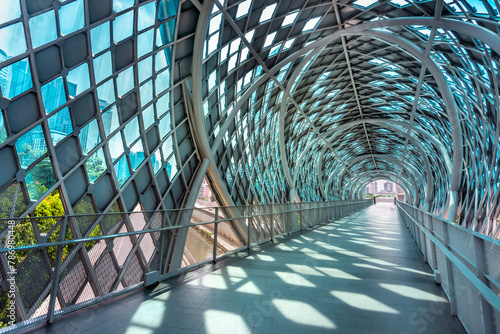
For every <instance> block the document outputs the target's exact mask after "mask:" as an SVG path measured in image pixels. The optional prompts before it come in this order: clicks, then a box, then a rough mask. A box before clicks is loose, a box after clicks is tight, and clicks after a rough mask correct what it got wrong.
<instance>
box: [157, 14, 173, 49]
mask: <svg viewBox="0 0 500 334" xmlns="http://www.w3.org/2000/svg"><path fill="white" fill-rule="evenodd" d="M174 33H175V19H173V20H170V21H168V22H165V23H163V24H162V25H161V26H160V27H159V28H158V31H157V33H156V35H157V39H156V45H157V46H158V47H160V46H163V45H167V44H170V43H172V42H173V41H174V36H175V35H174Z"/></svg>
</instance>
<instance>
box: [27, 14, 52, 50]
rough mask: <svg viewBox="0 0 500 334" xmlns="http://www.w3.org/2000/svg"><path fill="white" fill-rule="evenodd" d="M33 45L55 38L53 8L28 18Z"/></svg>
mask: <svg viewBox="0 0 500 334" xmlns="http://www.w3.org/2000/svg"><path fill="white" fill-rule="evenodd" d="M29 25H30V33H31V41H32V42H33V47H34V48H36V47H39V46H41V45H44V44H46V43H48V42H50V41H53V40H55V39H56V38H57V29H56V15H55V12H54V11H53V10H50V11H48V12H45V13H43V14H40V15H37V16H33V17H32V18H30V20H29Z"/></svg>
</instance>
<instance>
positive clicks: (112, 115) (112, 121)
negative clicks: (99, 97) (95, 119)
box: [101, 106, 120, 137]
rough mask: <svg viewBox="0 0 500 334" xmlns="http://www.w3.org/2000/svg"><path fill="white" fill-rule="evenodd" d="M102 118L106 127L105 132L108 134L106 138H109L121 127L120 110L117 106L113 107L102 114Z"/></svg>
mask: <svg viewBox="0 0 500 334" xmlns="http://www.w3.org/2000/svg"><path fill="white" fill-rule="evenodd" d="M101 118H102V123H103V126H104V131H105V132H106V137H108V136H109V135H110V134H111V133H113V131H115V130H116V129H117V128H118V126H119V125H120V121H119V120H118V110H117V109H116V106H112V107H111V108H109V109H108V110H106V111H105V112H104V113H102V115H101Z"/></svg>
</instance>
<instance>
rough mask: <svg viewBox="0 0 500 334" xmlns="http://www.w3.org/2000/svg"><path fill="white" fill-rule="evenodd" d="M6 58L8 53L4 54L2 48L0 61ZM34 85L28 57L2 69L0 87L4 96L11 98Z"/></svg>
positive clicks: (0, 71)
mask: <svg viewBox="0 0 500 334" xmlns="http://www.w3.org/2000/svg"><path fill="white" fill-rule="evenodd" d="M6 58H7V57H6V55H5V54H2V51H1V50H0V61H2V60H4V59H6ZM32 86H33V84H32V82H31V71H30V64H29V62H28V58H25V59H22V60H20V61H18V62H17V63H14V64H11V65H9V66H6V67H4V68H2V69H1V70H0V87H1V89H2V94H3V96H4V97H6V98H9V99H11V98H13V97H15V96H17V95H19V94H21V93H23V92H25V91H27V90H28V89H30V88H31V87H32Z"/></svg>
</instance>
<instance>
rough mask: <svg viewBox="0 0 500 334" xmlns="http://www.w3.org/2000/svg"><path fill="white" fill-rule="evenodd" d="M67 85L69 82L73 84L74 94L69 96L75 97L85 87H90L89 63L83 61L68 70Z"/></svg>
mask: <svg viewBox="0 0 500 334" xmlns="http://www.w3.org/2000/svg"><path fill="white" fill-rule="evenodd" d="M67 79H68V86H69V85H70V83H72V84H74V85H75V92H74V95H72V94H71V92H70V96H73V97H75V96H76V95H78V94H80V93H82V92H83V91H85V90H86V89H88V88H89V87H90V77H89V65H88V64H87V63H83V64H81V65H80V66H78V67H76V68H74V69H72V70H71V71H69V73H68V76H67Z"/></svg>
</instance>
